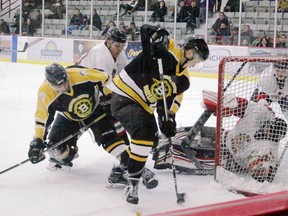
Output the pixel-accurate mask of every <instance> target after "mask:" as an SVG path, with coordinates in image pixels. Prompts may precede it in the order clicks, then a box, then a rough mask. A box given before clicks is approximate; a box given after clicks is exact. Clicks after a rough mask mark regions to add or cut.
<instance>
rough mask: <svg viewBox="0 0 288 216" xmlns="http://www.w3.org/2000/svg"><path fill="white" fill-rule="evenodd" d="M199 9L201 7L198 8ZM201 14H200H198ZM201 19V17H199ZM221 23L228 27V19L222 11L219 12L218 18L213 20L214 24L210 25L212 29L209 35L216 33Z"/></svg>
mask: <svg viewBox="0 0 288 216" xmlns="http://www.w3.org/2000/svg"><path fill="white" fill-rule="evenodd" d="M200 10H201V9H200ZM200 16H201V15H200ZM200 19H201V17H200ZM221 23H225V25H226V26H227V27H228V29H229V27H230V26H229V21H228V17H227V16H226V15H225V14H224V12H220V13H219V18H217V19H216V20H215V22H214V24H213V25H212V29H213V30H212V31H211V32H210V34H211V35H215V34H217V32H218V31H219V30H220V26H221Z"/></svg>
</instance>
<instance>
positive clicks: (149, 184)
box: [141, 168, 158, 189]
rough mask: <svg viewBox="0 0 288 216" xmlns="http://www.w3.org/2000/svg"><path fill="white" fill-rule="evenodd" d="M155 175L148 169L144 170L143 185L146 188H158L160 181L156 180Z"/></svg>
mask: <svg viewBox="0 0 288 216" xmlns="http://www.w3.org/2000/svg"><path fill="white" fill-rule="evenodd" d="M154 176H155V173H154V172H152V171H151V170H149V169H148V168H144V170H143V172H142V175H141V177H142V179H143V181H142V182H143V184H144V185H145V186H146V188H147V189H153V188H155V187H157V185H158V180H157V179H155V178H154Z"/></svg>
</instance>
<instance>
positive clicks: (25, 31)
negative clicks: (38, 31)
mask: <svg viewBox="0 0 288 216" xmlns="http://www.w3.org/2000/svg"><path fill="white" fill-rule="evenodd" d="M34 33H35V26H34V25H33V23H32V19H30V18H28V19H27V20H26V22H24V23H23V25H22V35H25V36H33V35H34Z"/></svg>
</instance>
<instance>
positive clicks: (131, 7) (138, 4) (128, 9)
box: [120, 0, 145, 16]
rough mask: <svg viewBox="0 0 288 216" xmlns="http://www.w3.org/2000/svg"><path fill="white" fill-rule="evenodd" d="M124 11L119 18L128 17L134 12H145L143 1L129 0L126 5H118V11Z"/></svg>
mask: <svg viewBox="0 0 288 216" xmlns="http://www.w3.org/2000/svg"><path fill="white" fill-rule="evenodd" d="M121 9H124V13H123V14H122V15H121V16H124V15H126V14H127V13H128V14H129V15H130V14H131V13H133V12H134V11H137V10H138V11H143V10H145V0H131V1H130V2H129V3H128V4H120V11H121Z"/></svg>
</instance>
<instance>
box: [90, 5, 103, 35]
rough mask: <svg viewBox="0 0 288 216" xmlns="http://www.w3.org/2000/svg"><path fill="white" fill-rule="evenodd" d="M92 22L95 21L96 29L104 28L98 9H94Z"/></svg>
mask: <svg viewBox="0 0 288 216" xmlns="http://www.w3.org/2000/svg"><path fill="white" fill-rule="evenodd" d="M92 23H93V29H94V27H95V28H96V30H100V31H101V30H102V21H101V18H100V16H99V14H98V13H97V10H96V9H93V17H92ZM89 24H90V19H89Z"/></svg>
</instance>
